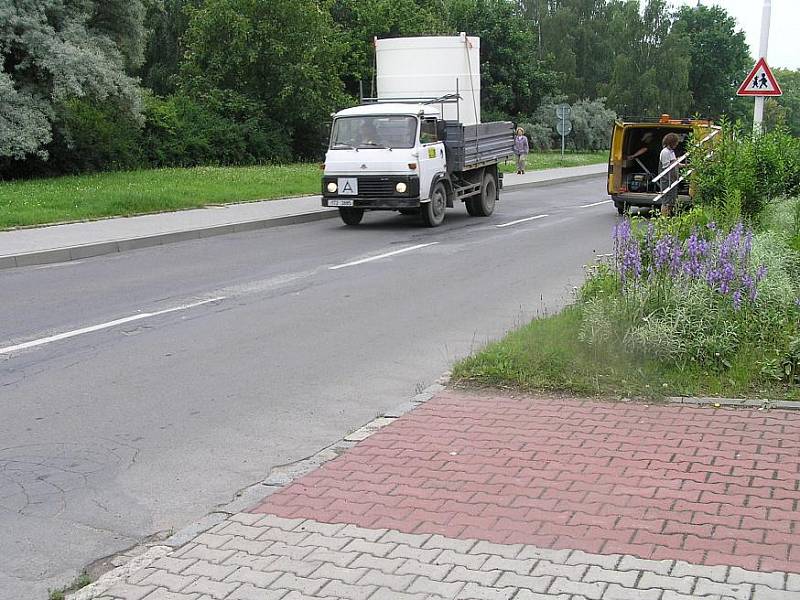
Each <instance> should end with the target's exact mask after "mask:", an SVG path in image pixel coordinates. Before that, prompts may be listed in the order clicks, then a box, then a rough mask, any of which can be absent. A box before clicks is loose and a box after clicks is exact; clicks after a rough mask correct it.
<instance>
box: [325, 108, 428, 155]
mask: <svg viewBox="0 0 800 600" xmlns="http://www.w3.org/2000/svg"><path fill="white" fill-rule="evenodd" d="M416 137H417V118H416V117H412V116H404V115H389V116H378V115H376V116H359V117H339V118H338V119H336V120H335V121H334V122H333V132H332V133H331V146H330V147H331V149H332V150H336V149H345V148H413V147H414V142H415V140H416Z"/></svg>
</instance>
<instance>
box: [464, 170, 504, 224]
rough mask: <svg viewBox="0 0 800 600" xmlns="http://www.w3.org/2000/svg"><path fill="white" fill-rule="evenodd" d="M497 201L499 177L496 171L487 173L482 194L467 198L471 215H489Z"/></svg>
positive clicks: (468, 210) (482, 186)
mask: <svg viewBox="0 0 800 600" xmlns="http://www.w3.org/2000/svg"><path fill="white" fill-rule="evenodd" d="M496 202H497V178H496V177H495V176H494V173H486V175H484V176H483V183H482V184H481V195H480V196H479V197H477V198H473V199H470V200H467V202H466V204H467V212H468V213H469V215H470V216H471V217H488V216H489V215H491V214H492V213H493V212H494V205H495V203H496Z"/></svg>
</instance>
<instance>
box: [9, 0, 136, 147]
mask: <svg viewBox="0 0 800 600" xmlns="http://www.w3.org/2000/svg"><path fill="white" fill-rule="evenodd" d="M141 12H142V11H141V3H140V1H139V0H103V1H102V2H100V1H93V0H85V1H83V2H73V1H71V0H42V1H39V2H13V3H9V2H5V3H3V4H2V5H0V57H1V58H2V62H1V63H0V65H2V66H0V134H1V137H0V157H10V158H12V159H22V158H24V157H26V156H29V155H39V156H45V155H46V150H45V149H44V147H45V145H46V144H47V143H48V142H50V140H51V139H52V130H51V126H52V123H53V121H54V119H56V118H57V116H58V114H57V112H58V111H57V110H56V107H58V106H59V105H62V104H63V103H66V102H68V101H70V100H72V99H74V98H84V97H88V98H92V99H96V100H99V101H104V100H106V99H107V98H110V97H113V98H117V99H118V104H119V106H120V108H121V109H123V110H125V111H126V112H128V113H129V114H132V115H135V114H136V110H137V106H138V87H137V85H136V82H135V80H133V79H132V78H130V77H129V76H128V75H127V74H126V71H125V69H126V66H132V65H135V64H136V63H137V61H138V60H139V55H140V39H141V33H142V28H141V23H140V22H138V20H137V19H139V17H140V16H141ZM117 18H123V21H124V22H117V20H116V19H117Z"/></svg>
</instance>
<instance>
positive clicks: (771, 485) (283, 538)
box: [97, 390, 800, 600]
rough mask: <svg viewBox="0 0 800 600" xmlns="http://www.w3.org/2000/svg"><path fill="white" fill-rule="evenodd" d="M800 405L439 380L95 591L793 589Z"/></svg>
mask: <svg viewBox="0 0 800 600" xmlns="http://www.w3.org/2000/svg"><path fill="white" fill-rule="evenodd" d="M799 486H800V413H797V412H790V411H776V410H773V411H757V410H742V409H737V410H734V409H717V410H714V409H709V408H692V407H687V406H675V405H671V406H654V405H651V406H646V405H643V404H634V403H628V404H624V403H617V404H613V403H602V402H590V401H576V400H563V399H534V398H508V397H498V396H493V395H487V394H481V395H476V394H468V393H462V392H458V391H453V390H448V391H446V392H444V393H442V394H439V395H438V396H437V397H435V398H433V399H432V400H430V401H429V402H427V403H426V404H424V405H422V406H420V407H419V408H417V409H416V410H414V411H412V412H411V413H408V414H407V415H405V416H403V417H401V418H399V419H397V420H396V421H395V422H393V423H392V424H391V425H389V426H388V427H385V428H383V429H381V430H380V431H378V432H377V433H375V434H373V435H372V436H371V437H368V438H367V439H366V440H364V441H361V442H360V443H359V444H358V445H356V446H355V447H354V448H352V449H351V450H349V451H348V452H346V453H345V454H344V455H342V456H340V457H339V458H337V459H335V460H333V461H331V462H328V463H326V464H324V465H323V466H322V467H320V468H319V469H317V470H315V471H313V472H311V473H309V474H308V475H306V476H304V477H302V478H300V479H299V480H297V481H296V482H295V483H293V484H291V485H289V486H287V487H286V488H284V489H283V490H281V491H280V492H277V493H275V494H273V495H271V496H269V497H268V498H266V499H265V500H264V501H263V502H262V503H260V504H259V505H258V506H256V507H254V508H253V509H252V511H250V512H247V513H240V514H237V515H234V516H232V517H231V518H229V519H228V520H226V521H224V522H222V523H220V524H218V525H216V526H215V527H213V528H211V529H210V530H208V531H207V532H205V533H203V534H200V535H199V536H197V537H196V538H195V539H194V540H193V541H192V542H190V543H188V544H186V545H184V546H183V547H181V548H179V549H177V550H175V551H174V552H172V553H171V554H169V555H168V556H166V557H164V558H161V559H159V560H158V561H156V562H154V563H152V564H151V565H150V566H149V567H147V568H145V569H141V570H139V571H136V572H135V573H134V574H133V575H131V576H129V577H128V578H127V580H126V581H124V582H121V583H119V584H118V585H117V586H115V587H113V588H111V589H109V590H107V591H105V592H102V595H100V596H97V597H98V598H100V599H102V600H140V599H145V600H168V599H176V600H210V599H212V598H213V599H219V600H250V599H253V600H255V599H258V600H268V599H272V598H276V599H282V600H299V599H301V598H348V599H350V598H352V599H359V598H364V599H369V600H380V599H382V598H387V599H388V598H392V599H399V600H403V599H405V598H409V599H411V598H414V599H416V598H419V599H423V598H428V599H431V600H436V599H439V598H458V599H463V600H471V599H474V600H478V599H495V598H496V599H513V600H651V599H652V600H698V599H704V600H790V599H791V600H799V599H800V506H799V504H800V487H799Z"/></svg>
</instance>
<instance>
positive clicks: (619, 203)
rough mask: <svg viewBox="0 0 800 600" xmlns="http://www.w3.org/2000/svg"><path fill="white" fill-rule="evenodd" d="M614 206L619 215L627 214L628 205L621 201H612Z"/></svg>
mask: <svg viewBox="0 0 800 600" xmlns="http://www.w3.org/2000/svg"><path fill="white" fill-rule="evenodd" d="M614 206H615V207H616V209H617V212H618V213H619V214H620V215H624V214H625V213H626V212H628V205H627V204H625V203H624V202H622V201H621V200H614Z"/></svg>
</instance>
